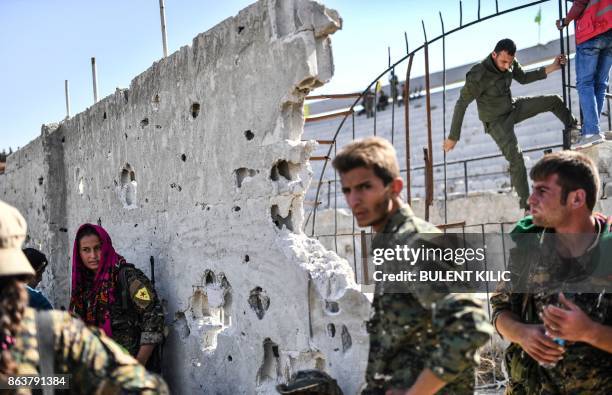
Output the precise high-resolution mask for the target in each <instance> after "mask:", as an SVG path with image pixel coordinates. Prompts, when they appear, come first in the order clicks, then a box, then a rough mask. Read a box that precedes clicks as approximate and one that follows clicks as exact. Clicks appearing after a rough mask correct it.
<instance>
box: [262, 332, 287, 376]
mask: <svg viewBox="0 0 612 395" xmlns="http://www.w3.org/2000/svg"><path fill="white" fill-rule="evenodd" d="M263 348H264V358H263V361H262V364H261V366H260V367H259V371H258V373H257V383H258V384H261V383H264V382H267V381H271V382H278V379H279V378H280V377H282V372H281V366H280V361H279V359H280V351H279V348H278V344H276V343H274V342H273V341H272V340H271V339H270V338H265V339H264V342H263Z"/></svg>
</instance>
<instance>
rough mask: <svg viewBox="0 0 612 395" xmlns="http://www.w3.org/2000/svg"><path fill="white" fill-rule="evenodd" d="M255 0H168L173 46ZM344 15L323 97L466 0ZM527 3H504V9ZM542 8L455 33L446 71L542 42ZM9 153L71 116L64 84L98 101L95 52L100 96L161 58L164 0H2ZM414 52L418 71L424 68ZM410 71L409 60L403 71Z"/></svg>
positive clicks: (545, 18)
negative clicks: (510, 43)
mask: <svg viewBox="0 0 612 395" xmlns="http://www.w3.org/2000/svg"><path fill="white" fill-rule="evenodd" d="M250 3H252V1H247V0H224V1H217V0H199V1H196V0H166V29H167V34H168V51H169V53H173V52H175V51H176V50H178V49H179V48H180V47H181V46H183V45H188V44H191V40H192V38H193V37H194V36H196V35H197V34H198V33H201V32H204V31H206V30H208V29H210V28H211V27H213V26H214V25H216V24H217V23H219V22H220V21H222V20H223V19H225V18H227V17H230V16H233V15H236V14H237V13H238V11H239V10H241V9H242V8H244V7H246V6H247V5H248V4H250ZM323 3H324V4H325V5H326V6H328V7H330V8H334V9H336V10H338V11H339V13H340V15H341V17H342V18H343V21H344V25H343V29H342V30H341V31H338V32H337V33H335V34H334V35H333V36H332V47H333V52H334V63H335V68H336V71H335V76H334V78H333V79H332V81H331V82H330V83H329V84H327V85H325V86H324V87H322V88H319V89H318V90H317V91H316V92H317V93H343V92H350V91H357V90H362V89H363V88H364V87H365V86H366V85H367V84H368V83H369V82H370V81H371V80H372V79H374V78H375V77H376V76H377V75H378V74H379V73H380V72H381V71H383V70H384V69H385V68H386V66H387V47H388V46H390V47H391V56H392V60H393V59H399V58H400V57H402V56H403V55H404V54H405V44H404V32H407V34H408V41H409V44H410V47H412V48H414V47H416V46H418V45H420V44H422V42H423V32H422V28H421V20H424V21H425V24H426V28H427V32H428V37H433V36H436V35H438V34H439V33H440V20H439V16H438V11H442V13H443V16H444V21H445V27H446V30H451V29H452V28H454V27H457V25H458V23H459V0H435V1H434V0H430V1H423V0H402V1H400V0H377V1H374V0H367V1H366V0H326V1H323ZM481 3H482V6H481V17H484V16H486V15H489V14H491V13H492V12H494V10H495V1H494V0H481ZM526 3H528V1H518V0H499V8H500V10H504V9H508V8H511V7H515V6H517V5H520V4H526ZM477 4H478V0H464V1H463V21H464V24H465V23H467V22H469V21H472V20H474V19H475V18H476V15H477ZM538 7H539V6H534V7H530V8H527V9H525V10H522V11H518V12H515V13H512V14H510V15H506V16H502V17H499V18H494V19H493V20H491V21H487V22H483V23H481V24H478V25H476V26H472V27H470V28H467V29H464V30H463V31H461V32H458V33H456V34H454V35H453V36H452V37H449V38H448V39H447V43H446V48H447V54H446V62H447V67H452V66H457V65H461V64H465V63H468V62H473V61H476V60H478V59H481V58H483V57H484V56H485V55H486V54H487V53H488V52H490V51H491V49H492V48H493V46H494V45H495V43H496V42H497V41H498V40H499V39H501V38H504V37H510V38H512V39H513V40H515V42H516V43H517V45H518V47H519V48H523V47H528V46H532V45H535V44H537V43H538V25H537V24H536V23H535V22H534V18H535V16H536V13H537V11H538ZM541 7H542V25H541V40H540V41H541V42H547V41H550V40H552V39H555V38H557V37H558V32H557V30H556V29H555V28H554V21H555V19H557V15H558V8H557V7H558V6H557V1H548V2H546V3H544V4H542V5H541ZM441 52H442V50H441V45H440V44H435V45H433V46H432V47H431V49H430V61H431V66H430V70H431V71H436V70H439V69H441V67H442V60H441V59H442V53H441ZM0 54H2V61H1V62H0V81H1V83H0V87H1V88H2V92H1V94H0V151H1V150H2V149H8V147H9V146H10V147H12V148H13V150H15V149H16V148H17V147H21V146H24V145H25V144H27V143H28V142H29V141H31V140H32V139H34V138H36V136H38V135H39V133H40V127H41V125H42V124H44V123H51V122H58V121H60V120H61V119H63V118H64V117H65V115H66V110H65V101H64V80H66V79H68V80H69V83H70V95H71V111H72V114H73V115H74V114H76V113H78V112H81V111H83V110H85V109H86V108H87V107H88V106H91V105H92V104H93V90H92V83H91V57H92V56H95V57H96V62H97V73H98V97H99V98H103V97H105V96H107V95H109V94H111V93H113V92H114V90H115V88H116V87H121V88H125V87H128V86H129V84H130V81H131V79H132V78H133V77H135V76H136V75H138V74H140V73H141V72H143V71H144V70H146V69H147V68H148V67H150V66H151V64H152V63H153V62H154V61H156V60H158V59H159V58H160V57H161V56H162V44H161V33H160V23H159V1H158V0H128V1H125V0H121V1H120V0H105V1H83V0H52V1H50V0H27V1H23V0H0ZM423 70H424V67H423V60H422V58H421V57H416V58H415V63H414V65H413V72H412V73H413V75H415V76H416V75H420V74H423ZM398 73H399V75H403V74H404V73H405V66H404V67H401V68H400V69H399V70H398Z"/></svg>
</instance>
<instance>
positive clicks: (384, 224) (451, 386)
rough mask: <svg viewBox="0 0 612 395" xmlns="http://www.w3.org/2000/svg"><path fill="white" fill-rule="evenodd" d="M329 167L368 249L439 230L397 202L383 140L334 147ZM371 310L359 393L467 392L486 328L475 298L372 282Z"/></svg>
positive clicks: (393, 169)
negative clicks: (369, 234) (366, 233)
mask: <svg viewBox="0 0 612 395" xmlns="http://www.w3.org/2000/svg"><path fill="white" fill-rule="evenodd" d="M333 166H334V167H335V168H336V170H338V172H339V173H340V180H341V184H342V192H343V193H344V196H345V198H346V201H347V203H348V205H349V206H350V208H351V210H352V212H353V215H354V216H355V219H356V220H357V223H358V224H359V226H361V227H365V226H371V227H372V229H373V230H374V232H376V236H375V237H374V239H373V240H372V246H371V251H375V250H377V249H381V248H382V249H388V248H391V249H394V248H396V247H398V246H420V245H421V244H422V242H427V241H424V239H425V238H426V235H425V234H426V233H429V234H439V233H440V232H439V230H438V229H437V228H435V227H434V226H433V225H431V224H429V223H427V222H425V221H423V220H421V219H419V218H417V217H415V216H414V214H413V213H412V210H411V209H410V207H409V206H408V205H405V204H403V203H402V201H401V198H400V193H401V191H402V188H403V180H402V177H401V176H400V172H399V165H398V162H397V157H396V153H395V149H394V148H393V146H392V145H391V144H390V143H389V142H388V141H387V140H385V139H382V138H379V137H370V138H366V139H363V140H357V141H354V142H352V143H350V144H349V145H347V146H346V147H344V148H343V149H342V150H341V152H339V153H338V155H337V156H336V158H335V159H334V161H333ZM387 291H388V289H387ZM373 309H374V315H373V316H372V318H371V320H370V321H369V322H368V332H369V334H370V354H369V357H368V367H367V371H366V382H367V387H366V389H365V390H364V392H363V394H370V395H372V394H376V395H378V394H381V395H382V394H386V395H388V394H419V395H427V394H434V393H436V392H437V391H439V390H440V389H441V388H443V387H444V391H445V393H446V392H447V393H451V394H472V393H473V389H474V366H476V365H477V361H478V356H477V353H476V350H477V349H478V348H479V347H480V346H482V345H483V344H484V343H485V342H486V341H487V340H488V339H489V337H490V335H491V333H492V330H493V329H492V327H491V326H490V325H489V324H488V323H487V322H486V321H487V318H486V316H485V314H484V312H483V310H482V306H481V304H480V302H478V301H477V300H475V299H474V298H473V297H471V296H470V295H467V294H451V293H448V292H441V291H440V290H437V291H436V292H434V291H432V289H431V288H430V287H428V288H427V289H422V288H420V287H419V288H418V289H416V290H415V291H414V292H410V293H406V292H403V293H395V292H386V291H385V285H384V284H383V283H381V282H377V284H376V291H375V294H374V301H373ZM434 309H435V314H434ZM406 391H407V392H406Z"/></svg>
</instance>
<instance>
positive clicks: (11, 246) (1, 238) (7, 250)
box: [0, 200, 35, 276]
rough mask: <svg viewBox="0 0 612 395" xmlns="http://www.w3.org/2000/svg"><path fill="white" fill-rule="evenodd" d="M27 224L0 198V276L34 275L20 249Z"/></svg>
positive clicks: (19, 214)
mask: <svg viewBox="0 0 612 395" xmlns="http://www.w3.org/2000/svg"><path fill="white" fill-rule="evenodd" d="M26 232H27V224H26V221H25V219H24V218H23V216H22V215H21V213H19V211H18V210H17V209H16V208H15V207H13V206H10V205H8V204H6V203H4V202H3V201H1V200H0V276H20V275H24V274H30V275H34V274H35V273H34V269H32V265H30V262H29V261H28V258H26V256H25V255H24V253H23V251H22V250H21V245H22V244H23V242H24V240H25V237H26Z"/></svg>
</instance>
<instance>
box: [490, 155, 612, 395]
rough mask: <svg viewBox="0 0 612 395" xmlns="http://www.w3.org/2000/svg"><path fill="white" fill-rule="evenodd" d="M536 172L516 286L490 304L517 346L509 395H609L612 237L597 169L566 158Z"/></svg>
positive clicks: (519, 236) (512, 351)
mask: <svg viewBox="0 0 612 395" xmlns="http://www.w3.org/2000/svg"><path fill="white" fill-rule="evenodd" d="M530 175H531V178H532V179H533V182H534V184H533V192H532V194H531V196H530V197H529V204H530V205H531V210H532V215H530V216H527V217H525V218H523V219H522V220H520V221H519V222H518V223H517V225H516V227H515V228H514V230H513V231H512V232H511V237H512V239H513V240H514V242H515V243H516V247H515V248H513V249H512V250H511V251H510V254H509V256H510V263H509V267H510V269H511V272H512V273H513V278H514V280H513V282H511V283H503V284H501V285H500V287H499V288H498V289H497V291H498V292H497V293H496V294H494V295H493V296H492V297H491V305H492V307H493V314H492V322H493V325H494V326H495V327H496V329H497V331H498V332H499V334H500V335H501V336H502V337H503V338H504V339H506V340H508V341H510V342H511V344H510V346H509V347H508V349H507V351H506V353H505V354H504V355H505V360H506V361H505V362H506V366H507V368H508V373H509V376H510V382H509V384H508V387H507V390H506V394H510V395H512V394H560V395H561V394H610V393H612V294H610V283H611V282H612V277H611V276H610V266H609V262H610V261H609V260H610V256H611V254H612V233H611V232H610V226H611V225H610V222H611V221H609V218H606V217H605V216H603V215H601V214H597V213H596V214H594V213H593V207H594V206H595V203H596V201H597V196H598V195H597V192H598V187H599V174H598V172H597V168H596V167H595V164H594V163H593V161H591V160H590V159H589V158H588V157H586V156H585V155H583V154H580V153H578V152H574V151H561V152H556V153H554V154H548V155H545V156H544V157H543V158H542V159H541V160H540V161H539V162H538V163H536V164H535V166H534V167H533V168H532V169H531V173H530ZM549 247H551V248H549ZM606 290H607V291H606Z"/></svg>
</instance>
